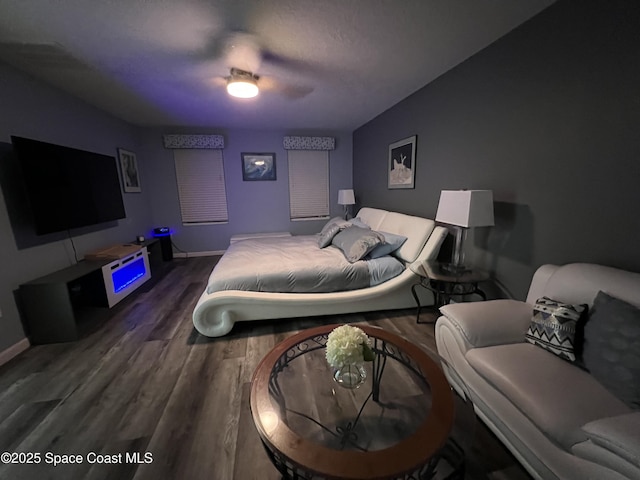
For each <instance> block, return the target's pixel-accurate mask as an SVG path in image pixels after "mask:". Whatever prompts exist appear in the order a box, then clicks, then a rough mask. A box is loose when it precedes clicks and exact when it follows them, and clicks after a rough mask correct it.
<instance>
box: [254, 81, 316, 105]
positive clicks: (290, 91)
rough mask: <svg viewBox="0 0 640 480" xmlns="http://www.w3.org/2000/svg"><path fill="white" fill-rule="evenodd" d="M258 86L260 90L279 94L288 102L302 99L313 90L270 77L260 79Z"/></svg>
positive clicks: (306, 86) (309, 87)
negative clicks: (288, 100)
mask: <svg viewBox="0 0 640 480" xmlns="http://www.w3.org/2000/svg"><path fill="white" fill-rule="evenodd" d="M258 86H259V87H260V89H261V90H264V91H266V92H274V93H277V94H280V95H282V96H284V97H285V98H288V99H290V100H298V99H300V98H304V97H306V96H307V95H309V94H310V93H311V92H313V90H314V88H313V87H311V86H309V85H303V84H297V83H287V82H284V81H281V80H278V79H276V78H274V77H272V76H264V77H260V79H259V80H258Z"/></svg>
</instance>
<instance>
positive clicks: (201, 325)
mask: <svg viewBox="0 0 640 480" xmlns="http://www.w3.org/2000/svg"><path fill="white" fill-rule="evenodd" d="M357 218H359V219H361V220H362V221H363V222H364V223H366V224H367V225H368V226H369V227H371V229H372V230H375V231H380V232H389V233H392V234H396V235H403V236H405V237H407V240H406V242H404V244H403V245H402V246H401V247H400V248H399V249H398V250H396V251H395V252H394V253H393V255H394V256H395V257H397V258H398V259H399V260H401V261H402V262H403V263H404V264H405V265H406V266H407V267H408V266H409V265H410V264H412V263H413V262H423V261H425V260H432V259H435V258H436V257H437V255H438V253H439V251H440V246H441V245H442V241H443V240H444V238H445V237H446V235H447V230H446V229H445V228H444V227H441V226H436V224H435V222H434V221H433V220H429V219H426V218H421V217H415V216H411V215H405V214H402V213H397V212H388V211H386V210H380V209H375V208H367V207H365V208H362V209H361V210H360V211H359V212H358V214H357ZM332 248H333V247H332ZM223 259H224V257H223ZM221 262H222V259H221ZM215 276H216V270H215V269H214V272H212V274H211V276H210V279H209V284H208V286H207V289H205V291H204V292H203V293H202V295H201V296H200V299H199V300H198V303H197V305H196V307H195V309H194V312H193V324H194V326H195V328H196V330H197V331H198V332H200V333H201V334H202V335H206V336H208V337H219V336H223V335H226V334H227V333H229V332H230V331H231V329H232V328H233V325H234V324H235V322H241V321H248V320H264V319H273V318H292V317H308V316H317V315H332V314H339V313H353V312H365V311H373V310H391V309H399V308H409V307H415V306H416V304H415V299H414V298H413V296H412V294H411V285H413V284H414V283H416V282H417V281H418V280H419V279H418V277H417V276H416V274H414V273H413V272H412V271H411V269H409V268H406V269H405V270H404V271H403V272H402V273H400V274H399V275H398V276H396V277H394V278H392V279H391V280H387V281H385V282H384V283H381V284H379V285H376V286H373V287H365V288H359V289H356V290H348V291H339V292H330V293H279V292H265V291H244V290H229V289H225V290H215V289H213V290H212V289H211V288H209V285H210V284H211V282H212V281H214V280H215ZM420 291H421V303H422V304H423V305H428V304H431V303H433V298H432V297H431V295H430V292H428V291H426V290H424V289H420Z"/></svg>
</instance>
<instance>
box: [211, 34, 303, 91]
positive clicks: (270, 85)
mask: <svg viewBox="0 0 640 480" xmlns="http://www.w3.org/2000/svg"><path fill="white" fill-rule="evenodd" d="M218 45H219V46H220V47H219V48H217V49H216V50H217V51H218V55H216V56H217V57H219V58H220V59H221V60H222V61H223V63H224V65H225V66H226V67H227V68H229V75H226V76H220V77H217V78H216V83H217V84H219V85H225V86H226V89H227V92H228V93H229V95H231V96H234V97H239V98H252V97H255V96H256V95H258V93H259V92H260V91H266V92H276V93H279V94H281V95H284V96H285V97H287V98H289V99H297V98H302V97H304V96H306V95H308V94H309V93H311V92H312V91H313V87H310V86H309V85H302V84H299V83H297V82H295V81H293V82H292V81H290V80H283V79H282V78H279V77H276V76H273V75H268V74H265V75H262V74H258V73H256V72H258V71H259V70H260V68H261V67H262V65H263V63H268V64H270V65H271V66H273V67H276V68H277V69H279V70H289V71H290V72H292V73H301V72H302V73H306V72H305V71H308V70H309V65H308V64H307V63H305V62H300V61H297V60H294V59H290V58H286V57H283V56H281V55H278V54H275V53H273V52H270V51H268V50H266V49H265V48H263V47H262V46H261V45H260V42H259V41H258V40H257V37H256V36H255V35H252V34H249V33H245V32H233V33H230V34H228V35H226V36H225V37H224V38H223V39H222V41H220V42H218Z"/></svg>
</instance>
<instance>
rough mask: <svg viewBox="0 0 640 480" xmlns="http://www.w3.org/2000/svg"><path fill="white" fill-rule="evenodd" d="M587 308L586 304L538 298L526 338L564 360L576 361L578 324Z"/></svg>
mask: <svg viewBox="0 0 640 480" xmlns="http://www.w3.org/2000/svg"><path fill="white" fill-rule="evenodd" d="M586 308H587V306H586V305H571V304H568V303H562V302H558V301H557V300H552V299H551V298H548V297H542V298H540V299H538V300H537V301H536V304H535V306H534V307H533V318H532V319H531V323H530V324H529V329H528V330H527V333H526V336H525V339H526V340H527V342H529V343H532V344H534V345H537V346H538V347H542V348H544V349H545V350H547V351H549V352H551V353H553V354H555V355H557V356H559V357H560V358H563V359H564V360H568V361H570V362H574V361H575V360H576V355H575V336H576V326H577V324H578V321H579V320H580V316H581V315H582V312H584V311H585V310H586Z"/></svg>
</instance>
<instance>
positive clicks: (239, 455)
mask: <svg viewBox="0 0 640 480" xmlns="http://www.w3.org/2000/svg"><path fill="white" fill-rule="evenodd" d="M215 261H216V258H215V257H200V258H192V259H175V260H173V261H172V262H171V264H170V266H169V268H168V269H167V272H166V273H165V275H164V276H162V277H161V278H160V279H159V280H158V281H156V282H154V285H153V287H152V288H149V287H147V288H144V287H143V288H142V289H140V290H139V291H138V292H135V293H134V294H133V295H131V296H130V297H129V298H127V299H126V300H124V301H123V302H122V303H121V304H119V305H117V306H116V307H114V308H113V309H112V310H110V311H108V315H107V316H106V318H103V319H102V320H101V323H100V325H98V326H97V327H95V326H91V325H89V324H88V326H89V327H91V328H89V329H90V330H91V329H92V330H93V331H90V332H89V333H87V334H86V336H85V337H84V338H83V339H81V340H79V341H77V342H72V343H64V344H54V345H42V346H35V347H32V348H30V349H29V350H28V351H26V352H24V353H23V354H21V355H20V356H18V357H17V358H15V359H14V360H12V361H11V362H9V363H7V364H5V365H3V366H2V367H0V452H29V453H32V454H39V456H40V463H39V464H30V465H19V464H0V478H2V479H45V478H51V479H85V478H86V479H132V478H135V479H154V480H157V479H174V478H175V479H191V480H197V479H205V478H206V479H214V480H228V479H238V480H250V479H261V480H263V479H264V480H270V479H278V478H280V477H279V475H278V474H277V472H276V471H275V470H274V468H273V467H272V466H271V464H270V463H269V460H268V459H267V457H266V454H265V452H264V450H263V448H262V445H261V443H260V441H259V438H258V436H257V433H256V431H255V428H254V426H253V422H252V419H251V413H250V410H249V388H250V387H249V382H250V378H251V374H252V372H253V371H254V369H255V367H256V366H257V363H258V362H259V361H260V359H261V358H262V357H263V356H264V355H265V354H266V353H267V352H268V351H269V350H270V349H271V348H272V347H273V346H274V345H275V344H276V343H277V342H279V341H281V340H282V339H284V338H286V337H287V336H289V335H291V334H293V333H295V332H297V331H299V330H302V329H305V328H308V327H311V326H315V325H318V324H321V323H327V322H331V323H342V322H349V323H352V322H355V323H357V322H365V323H368V324H372V325H378V326H381V327H384V328H387V329H390V330H393V331H394V332H396V333H398V334H400V335H402V336H404V337H406V338H407V339H409V340H411V341H412V342H414V343H416V344H418V345H420V346H422V347H423V348H426V349H435V342H434V338H433V326H432V325H416V324H415V317H414V315H415V312H414V311H413V310H401V311H395V312H372V313H365V314H352V315H340V316H334V317H318V318H301V319H289V320H280V321H259V322H248V323H241V324H238V325H236V327H234V330H233V332H232V333H231V334H230V335H228V336H226V337H222V338H217V339H209V338H206V337H203V336H201V335H199V334H198V333H197V332H195V330H194V329H193V324H192V322H191V313H192V311H193V308H194V306H195V303H196V301H197V300H198V297H199V296H200V294H201V292H202V290H203V289H204V285H205V282H206V279H207V277H208V274H209V272H210V270H211V268H212V266H213V265H214V264H215ZM103 316H104V315H103ZM478 424H479V425H478V426H479V427H480V428H479V429H478V430H477V431H476V436H475V441H474V444H475V445H476V449H475V450H473V451H472V453H471V459H470V461H471V462H472V463H473V465H475V466H476V468H474V469H472V470H474V471H475V472H476V473H473V474H470V475H469V477H470V478H482V477H483V475H479V474H477V471H478V470H479V469H484V470H486V471H487V474H488V477H487V478H490V479H507V478H508V479H528V478H529V477H528V476H527V475H526V473H525V472H524V471H523V470H522V468H521V467H520V466H519V465H518V464H517V462H516V461H515V460H514V459H513V457H512V456H511V455H510V454H509V453H508V452H507V451H506V450H505V449H504V447H502V445H501V444H500V443H499V442H498V441H497V440H496V439H495V437H493V436H492V435H491V434H490V433H489V432H488V431H487V430H486V429H485V428H484V427H483V426H482V424H481V423H480V422H478ZM89 452H93V453H95V454H97V455H96V458H95V459H96V460H102V461H104V462H105V463H90V461H94V457H93V456H89V457H87V455H88V454H89ZM136 453H137V454H139V455H140V462H139V463H131V462H129V463H127V462H125V460H126V458H125V455H126V454H129V455H130V456H131V454H136ZM118 454H120V455H121V457H122V462H121V463H107V462H108V461H112V462H119V460H120V458H119V457H118ZM145 454H146V455H147V457H145ZM53 455H60V456H63V455H64V456H67V457H66V458H60V460H66V461H69V460H72V456H75V455H80V456H81V457H80V458H81V459H82V463H75V464H64V465H58V466H54V465H53V464H52V463H51V462H52V461H53V460H54V457H53ZM30 459H31V460H32V461H37V455H33V456H31V458H30ZM130 459H131V458H130ZM19 460H29V458H28V457H27V456H24V455H23V456H21V458H20V459H19ZM88 460H90V461H88ZM145 460H152V461H151V462H150V463H144V462H145Z"/></svg>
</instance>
